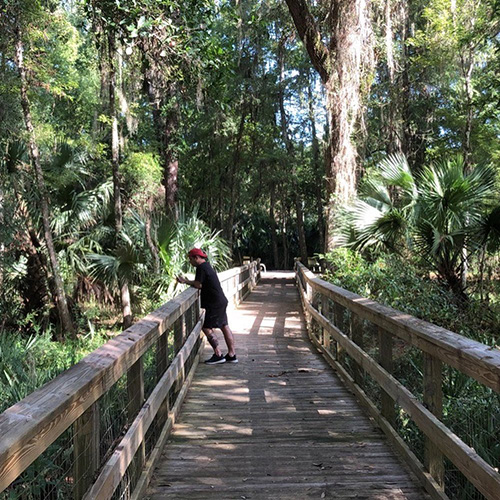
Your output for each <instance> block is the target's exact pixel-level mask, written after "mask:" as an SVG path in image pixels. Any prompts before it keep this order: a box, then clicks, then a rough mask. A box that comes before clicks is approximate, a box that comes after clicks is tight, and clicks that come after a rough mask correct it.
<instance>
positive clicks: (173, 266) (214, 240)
mask: <svg viewBox="0 0 500 500" xmlns="http://www.w3.org/2000/svg"><path fill="white" fill-rule="evenodd" d="M158 243H159V248H160V257H161V259H162V262H163V265H164V270H165V273H166V279H164V280H162V284H161V285H160V288H159V290H161V291H162V292H163V293H164V294H166V295H165V298H166V297H171V296H172V294H173V293H174V290H175V289H176V287H177V282H176V280H175V278H176V277H177V276H178V275H180V274H183V273H186V272H188V273H192V272H193V268H192V267H191V266H190V264H189V261H188V260H187V253H188V252H189V250H191V248H195V247H196V248H202V249H203V251H204V252H205V253H206V254H207V255H208V260H209V261H210V263H211V264H212V266H213V267H214V269H216V270H217V271H222V270H224V269H227V267H228V263H229V248H228V246H227V244H226V242H225V241H224V240H223V239H222V237H221V236H220V231H212V230H211V229H210V228H209V227H208V225H207V224H206V223H205V222H204V221H203V220H202V219H200V218H199V217H198V211H197V209H194V210H193V212H192V213H191V214H188V213H186V211H185V209H184V207H182V206H181V207H180V211H179V217H178V219H177V221H172V220H170V219H166V218H162V219H161V220H160V223H159V226H158Z"/></svg>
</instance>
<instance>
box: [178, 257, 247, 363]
mask: <svg viewBox="0 0 500 500" xmlns="http://www.w3.org/2000/svg"><path fill="white" fill-rule="evenodd" d="M188 258H189V262H190V264H191V265H192V266H194V267H196V276H195V278H194V281H191V280H188V279H186V278H185V277H184V276H178V277H177V281H178V282H179V283H186V284H187V285H190V286H192V287H194V288H198V289H201V307H203V308H204V309H205V322H204V323H203V333H204V334H205V335H206V336H207V340H208V342H209V343H210V345H211V346H212V348H213V350H214V354H213V356H212V357H211V358H210V359H207V360H206V361H205V363H206V364H207V365H217V364H219V363H226V362H227V363H237V362H238V358H237V357H236V354H235V352H234V337H233V332H232V331H231V329H230V328H229V325H228V321H227V314H226V308H227V303H228V302H227V298H226V296H225V295H224V292H223V291H222V288H221V286H220V281H219V278H218V277H217V273H216V272H215V271H214V269H213V268H212V266H211V265H210V264H209V263H208V262H207V254H206V253H205V252H203V250H201V249H199V248H193V249H191V250H190V251H189V252H188ZM214 328H220V329H221V330H222V333H223V334H224V340H225V341H226V345H227V349H228V352H227V354H226V355H225V356H223V355H222V351H221V350H220V348H219V342H218V340H217V336H216V335H215V333H214Z"/></svg>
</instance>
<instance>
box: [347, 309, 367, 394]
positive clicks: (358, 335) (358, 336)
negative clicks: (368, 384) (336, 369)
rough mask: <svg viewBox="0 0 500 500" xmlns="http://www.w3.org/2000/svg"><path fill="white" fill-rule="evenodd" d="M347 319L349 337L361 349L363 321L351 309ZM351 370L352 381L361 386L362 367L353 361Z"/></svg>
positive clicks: (362, 378)
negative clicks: (349, 331)
mask: <svg viewBox="0 0 500 500" xmlns="http://www.w3.org/2000/svg"><path fill="white" fill-rule="evenodd" d="M349 319H350V321H349V327H350V330H351V339H352V341H353V342H354V343H355V344H356V345H357V346H359V347H360V348H361V349H363V321H362V319H361V318H360V317H359V316H358V315H357V314H355V313H353V312H352V311H351V314H350V318H349ZM352 371H353V378H354V382H356V384H358V385H359V386H360V387H363V380H364V377H363V369H362V368H361V367H360V366H359V365H358V364H357V363H356V362H355V361H354V365H353V370H352Z"/></svg>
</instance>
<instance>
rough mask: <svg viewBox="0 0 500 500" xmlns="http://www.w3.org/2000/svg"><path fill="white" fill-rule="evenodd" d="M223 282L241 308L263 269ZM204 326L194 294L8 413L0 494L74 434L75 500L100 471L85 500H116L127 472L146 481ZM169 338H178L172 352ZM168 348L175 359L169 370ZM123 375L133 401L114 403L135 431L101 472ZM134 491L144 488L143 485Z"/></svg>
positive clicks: (1, 442) (3, 423) (0, 432)
mask: <svg viewBox="0 0 500 500" xmlns="http://www.w3.org/2000/svg"><path fill="white" fill-rule="evenodd" d="M219 277H220V281H221V284H222V286H223V288H224V289H225V292H226V294H227V295H228V296H229V297H228V298H230V299H232V300H233V302H234V303H235V304H237V303H239V302H240V301H241V300H243V298H244V296H245V295H246V294H247V293H249V292H250V291H251V289H252V288H253V287H254V286H255V285H256V283H257V282H258V280H259V277H260V267H259V262H258V261H254V262H251V263H250V264H246V265H244V266H241V267H238V268H234V269H230V270H228V271H225V272H223V273H220V274H219ZM202 320H203V315H202V313H201V311H200V307H199V291H198V290H195V289H193V288H188V289H187V290H185V291H183V292H182V293H181V294H180V295H178V296H177V297H175V298H174V299H173V300H171V301H169V302H167V303H166V304H165V305H163V306H162V307H160V308H159V309H157V310H156V311H154V312H152V313H150V314H148V315H147V316H146V317H145V318H144V319H142V320H141V321H139V322H137V323H135V324H134V325H132V326H131V327H130V328H128V329H126V330H125V331H123V332H122V333H121V334H119V335H118V336H116V337H115V338H113V339H112V340H110V341H109V342H107V343H106V344H104V345H103V346H101V347H100V348H98V349H96V350H95V351H93V352H92V353H90V354H89V355H88V356H86V357H85V358H83V359H82V360H81V361H80V362H79V363H77V364H76V365H74V366H72V367H71V368H70V369H69V370H66V371H65V372H63V373H61V374H60V375H59V376H58V377H56V378H55V379H53V380H51V381H50V382H48V383H47V384H46V385H44V386H43V387H42V388H40V389H38V390H37V391H35V392H33V393H31V394H30V395H28V396H27V397H26V398H24V399H23V400H22V401H20V402H18V403H16V404H15V405H13V406H11V407H10V408H8V409H7V410H6V411H5V412H4V413H2V414H1V415H0V436H2V438H1V439H0V492H2V491H4V490H5V489H6V488H9V485H11V483H12V482H13V481H14V480H16V479H17V478H18V477H19V476H20V475H21V474H22V473H23V471H24V470H26V469H27V468H28V467H29V466H30V464H32V463H33V461H35V460H36V459H37V457H39V456H40V455H41V454H42V453H44V452H45V451H46V450H47V449H48V448H49V446H50V445H51V444H52V443H54V442H55V441H56V439H58V438H59V436H61V435H62V434H63V433H64V432H65V431H66V430H67V429H68V428H71V429H72V433H73V440H72V441H73V455H74V461H73V465H74V467H73V469H74V470H73V473H72V477H71V481H67V482H71V483H72V484H73V485H74V486H73V498H75V499H76V500H79V499H81V498H83V497H84V495H85V492H86V491H87V489H88V488H89V486H90V485H91V483H92V480H93V477H94V475H95V474H96V472H97V471H98V469H101V474H100V476H99V478H98V481H97V482H96V484H98V483H99V481H101V482H102V484H103V485H105V486H104V487H102V488H101V487H99V488H97V487H96V486H95V485H94V489H93V490H89V492H88V493H87V495H86V496H85V498H86V499H91V498H96V499H97V498H98V499H99V500H104V499H107V498H111V496H112V494H113V492H114V491H115V489H116V487H117V486H118V484H119V483H120V481H121V479H122V478H123V477H124V475H125V473H126V471H127V469H128V468H129V467H133V468H134V471H135V472H134V474H135V475H136V476H140V473H141V470H142V469H143V468H144V465H145V460H146V459H147V458H150V457H146V453H145V441H146V432H147V430H148V428H149V426H150V425H151V423H152V422H153V420H154V419H157V418H158V417H159V416H160V417H161V419H162V422H161V424H162V426H163V427H164V428H165V429H164V430H166V429H167V428H171V426H172V424H173V421H174V419H175V415H176V413H177V412H178V409H179V407H180V402H181V399H182V397H183V394H182V391H183V390H184V393H185V389H186V387H185V386H184V387H183V384H184V383H185V382H186V381H187V382H189V380H190V378H189V377H190V375H189V374H188V372H190V374H191V375H192V373H193V372H194V367H195V366H196V363H197V362H198V356H199V352H200V346H201V338H200V332H201V326H202ZM171 330H173V332H171ZM169 332H171V333H172V334H173V335H172V338H173V345H171V346H169V345H168V343H169V339H168V333H169ZM169 347H170V349H171V350H172V349H173V351H174V353H175V358H174V359H173V360H172V362H171V363H170V365H169V357H168V349H169ZM151 349H153V350H155V353H154V354H155V356H156V374H157V383H156V387H155V388H154V389H153V390H152V393H151V395H150V396H149V398H148V400H147V401H146V402H145V403H144V398H145V395H144V366H143V361H144V356H145V355H146V354H148V353H149V352H152V351H151ZM124 375H126V376H127V383H126V385H127V394H128V398H127V399H128V400H127V401H119V402H116V403H117V404H118V403H120V404H122V405H124V407H123V411H124V412H126V413H127V414H128V422H129V424H127V432H126V434H125V436H124V437H123V438H122V439H121V442H120V443H119V446H116V445H117V444H118V443H115V446H116V448H115V451H114V452H113V450H109V452H111V457H110V458H109V460H108V462H107V463H106V464H105V465H104V467H102V468H101V467H100V464H99V462H100V458H99V447H100V439H99V399H100V398H101V397H102V396H103V395H105V394H106V393H108V391H109V390H110V389H111V388H112V387H114V386H116V385H117V382H118V381H119V380H120V379H121V378H122V377H123V376H124ZM167 396H168V397H167ZM181 396H182V397H181ZM172 404H174V406H173V407H172ZM168 432H169V429H168V430H167V431H166V432H163V436H161V439H166V437H165V435H168ZM106 453H107V454H106V456H107V455H109V453H108V452H106ZM132 459H134V463H132ZM101 465H102V464H101ZM150 465H151V464H150ZM128 472H129V473H130V470H129V471H128ZM103 474H104V475H103ZM110 478H112V479H110ZM136 479H137V478H136ZM136 483H137V484H140V483H141V479H140V478H139V479H138V480H137V481H136ZM99 484H101V483H99ZM133 486H135V485H133ZM94 490H95V491H98V493H95V491H94ZM9 498H10V497H9Z"/></svg>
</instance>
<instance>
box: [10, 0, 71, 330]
mask: <svg viewBox="0 0 500 500" xmlns="http://www.w3.org/2000/svg"><path fill="white" fill-rule="evenodd" d="M37 15H43V12H42V11H39V10H37V6H36V5H33V4H32V3H31V2H29V3H25V2H17V1H14V2H9V3H8V5H7V9H6V11H5V20H6V23H7V26H5V27H6V28H7V29H9V30H10V32H11V35H12V41H13V43H14V46H15V62H16V65H17V69H18V72H19V93H20V101H21V107H22V112H23V118H24V123H25V127H26V132H27V138H28V145H29V153H30V157H31V163H32V167H33V171H34V175H35V180H36V186H37V189H38V194H39V205H40V210H41V214H42V224H43V229H44V239H45V244H46V245H47V252H48V254H49V260H50V264H51V269H52V275H53V279H54V291H55V301H56V306H57V310H58V312H59V318H60V321H61V326H62V329H63V331H64V333H63V337H64V334H69V335H71V336H73V335H74V334H75V329H74V325H73V321H72V318H71V314H70V311H69V308H68V303H67V300H66V293H65V290H64V283H63V280H62V277H61V273H60V270H59V262H58V259H57V254H56V249H55V246H54V240H53V236H52V229H51V227H50V220H51V215H50V209H49V195H48V192H47V188H46V185H45V180H44V175H43V170H42V165H41V160H40V152H39V148H38V144H37V141H36V137H35V127H34V124H33V119H32V114H31V104H30V99H29V96H28V89H29V82H28V76H27V71H26V66H25V57H24V56H25V50H24V40H23V38H24V37H25V36H26V33H27V32H28V31H29V29H30V24H31V23H32V22H33V19H35V18H36V16H37Z"/></svg>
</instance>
